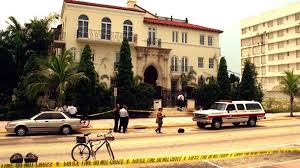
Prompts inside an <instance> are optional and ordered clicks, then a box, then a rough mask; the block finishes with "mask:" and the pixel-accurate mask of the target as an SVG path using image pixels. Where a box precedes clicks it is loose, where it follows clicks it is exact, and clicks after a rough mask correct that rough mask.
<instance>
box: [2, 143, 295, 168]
mask: <svg viewBox="0 0 300 168" xmlns="http://www.w3.org/2000/svg"><path fill="white" fill-rule="evenodd" d="M290 152H299V153H300V148H299V147H295V148H283V149H271V150H260V151H252V152H235V153H219V154H200V155H189V156H174V157H157V158H136V159H118V160H94V161H79V162H76V161H66V162H41V163H25V164H0V168H44V167H93V166H98V167H99V166H109V165H129V164H147V163H167V162H187V161H200V160H214V159H232V158H243V157H251V156H258V155H269V154H277V153H290Z"/></svg>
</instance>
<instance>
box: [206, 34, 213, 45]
mask: <svg viewBox="0 0 300 168" xmlns="http://www.w3.org/2000/svg"><path fill="white" fill-rule="evenodd" d="M207 43H208V45H209V46H212V45H213V37H212V36H208V38H207Z"/></svg>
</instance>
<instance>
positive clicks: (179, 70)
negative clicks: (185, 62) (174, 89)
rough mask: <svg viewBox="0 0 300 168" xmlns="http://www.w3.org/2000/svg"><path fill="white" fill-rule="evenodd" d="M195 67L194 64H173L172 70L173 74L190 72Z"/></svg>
mask: <svg viewBox="0 0 300 168" xmlns="http://www.w3.org/2000/svg"><path fill="white" fill-rule="evenodd" d="M192 69H193V67H192V66H179V65H178V66H171V67H170V71H171V73H172V74H179V75H181V74H182V73H189V72H190V71H191V70H192Z"/></svg>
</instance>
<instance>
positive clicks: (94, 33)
mask: <svg viewBox="0 0 300 168" xmlns="http://www.w3.org/2000/svg"><path fill="white" fill-rule="evenodd" d="M123 38H127V39H128V41H129V42H132V43H137V34H129V35H126V34H123V33H120V32H105V33H103V32H101V30H88V31H81V30H77V39H88V40H92V41H111V42H122V41H123Z"/></svg>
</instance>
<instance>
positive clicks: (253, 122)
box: [247, 117, 256, 127]
mask: <svg viewBox="0 0 300 168" xmlns="http://www.w3.org/2000/svg"><path fill="white" fill-rule="evenodd" d="M247 125H248V126H249V127H255V126H256V118H254V117H251V118H249V120H248V122H247Z"/></svg>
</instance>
